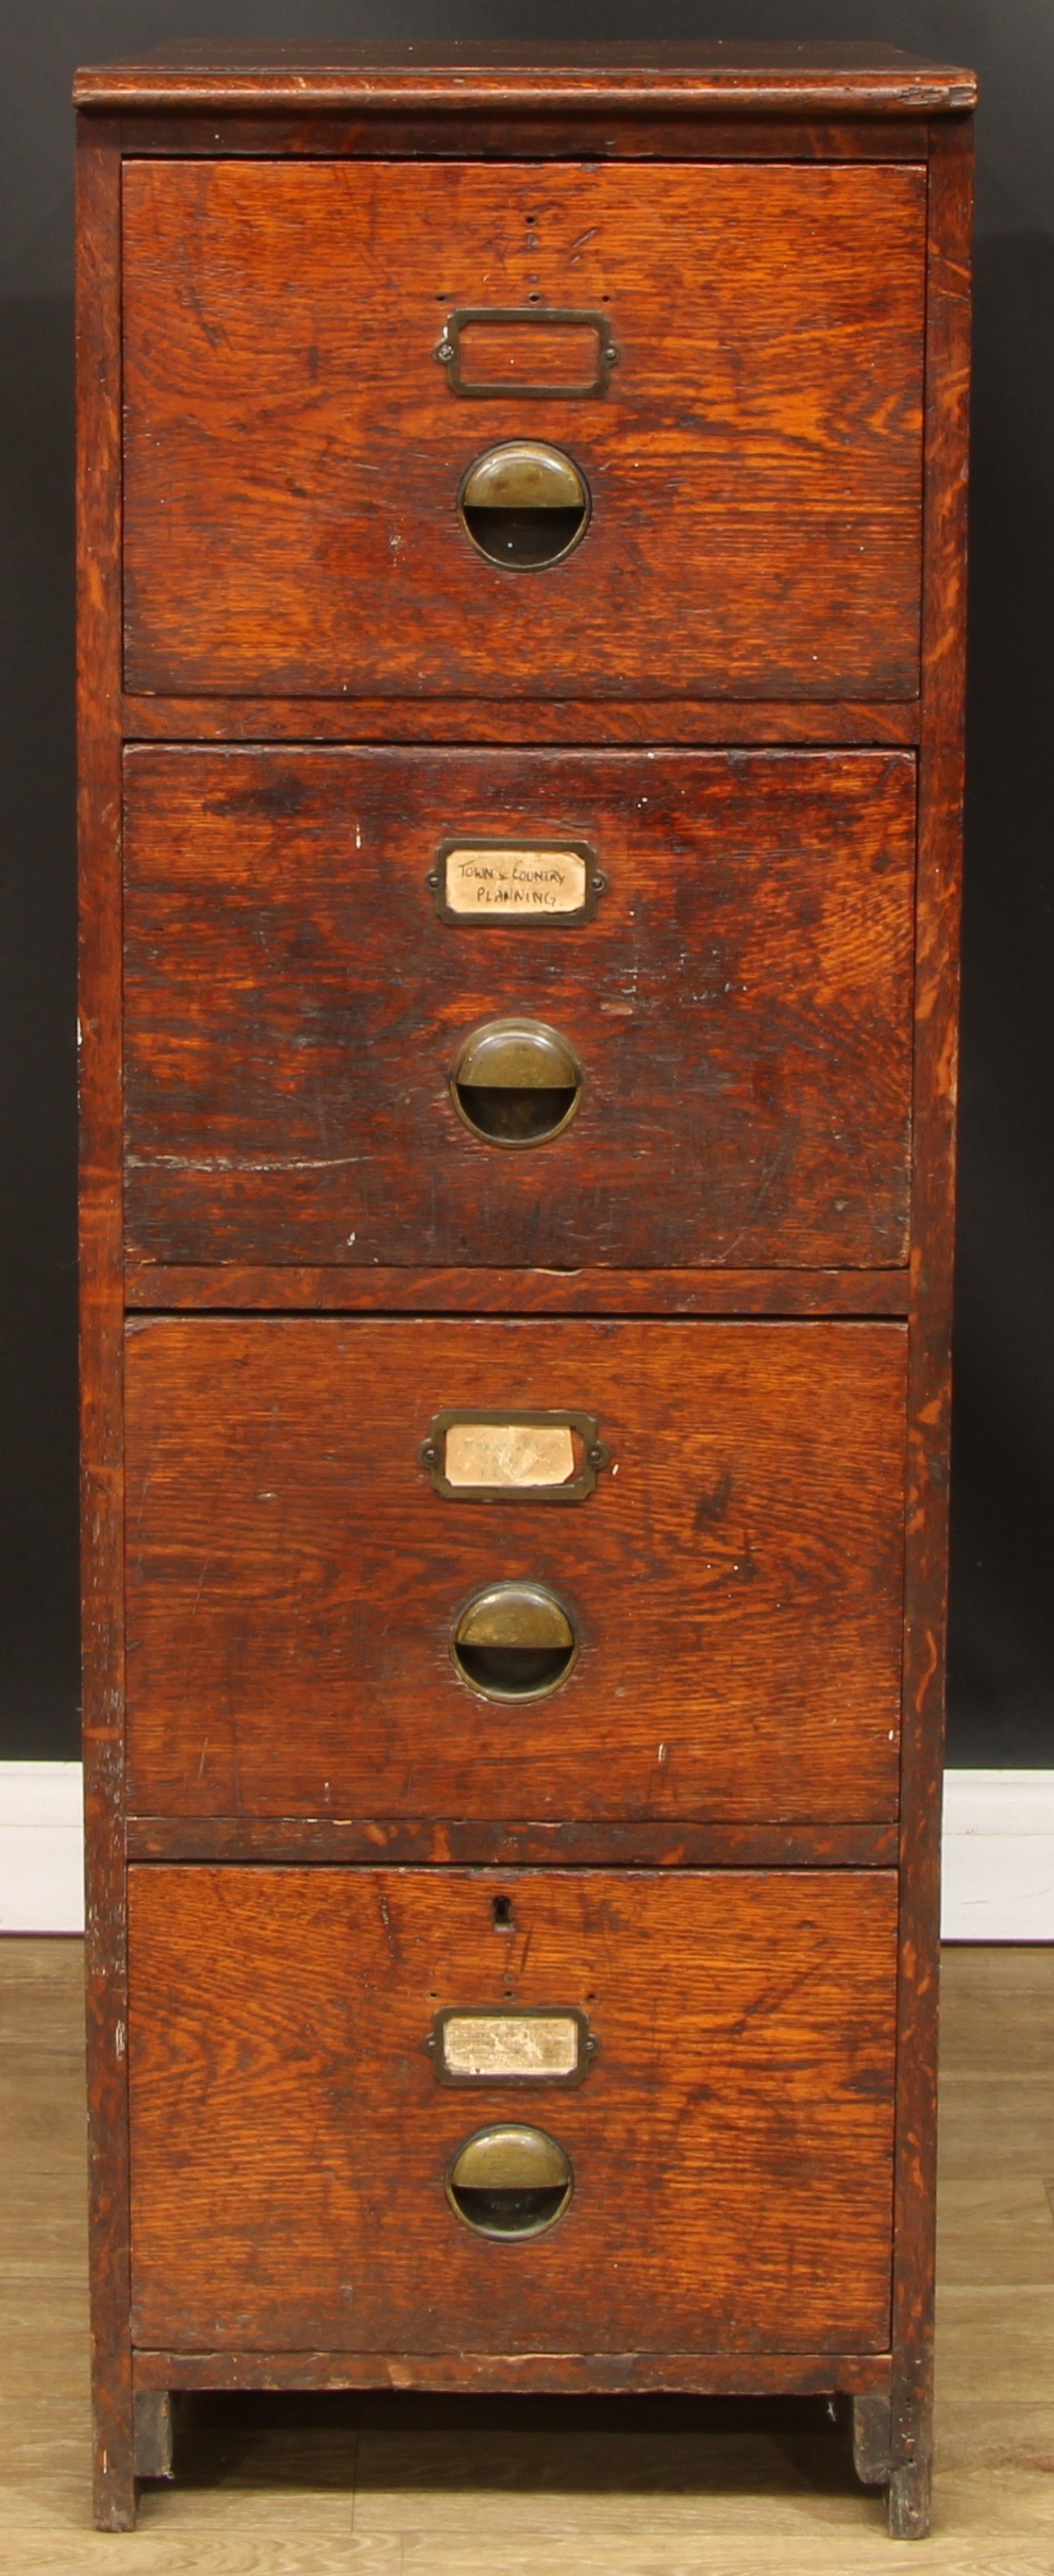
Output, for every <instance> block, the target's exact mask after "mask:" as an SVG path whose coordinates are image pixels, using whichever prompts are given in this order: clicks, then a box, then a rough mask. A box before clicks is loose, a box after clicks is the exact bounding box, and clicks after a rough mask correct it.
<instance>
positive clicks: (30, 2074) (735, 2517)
mask: <svg viewBox="0 0 1054 2576" xmlns="http://www.w3.org/2000/svg"><path fill="white" fill-rule="evenodd" d="M941 1984H942V1996H941V2019H942V2048H941V2156H942V2179H941V2191H940V2201H939V2215H940V2234H939V2240H938V2286H939V2315H940V2326H939V2333H938V2340H937V2405H938V2438H937V2449H936V2475H935V2481H934V2529H933V2537H932V2539H931V2541H930V2542H929V2544H928V2547H927V2549H926V2551H925V2552H924V2553H923V2558H924V2563H925V2565H926V2567H927V2569H933V2570H934V2571H935V2576H993V2570H995V2569H999V2570H1001V2571H1003V2570H1005V2571H1007V2576H1011V2571H1012V2576H1049V2570H1050V2564H1051V2559H1052V2557H1054V2493H1052V2487H1051V2476H1050V2456H1051V2439H1052V2428H1054V2327H1052V2321H1051V2319H1052V2311H1051V2294H1052V2289H1054V2220H1052V2216H1051V2207H1050V2202H1049V2200H1048V2198H1047V2195H1046V2193H1045V2191H1044V2187H1043V2177H1044V2176H1047V2177H1048V2178H1049V2180H1050V2181H1051V2182H1052V2184H1054V2094H1052V2089H1051V2083H1050V2058H1051V2015H1052V2010H1054V1948H1052V1947H1050V1946H1047V1947H1043V1946H1042V1945H1034V1946H1032V1947H1031V1948H1025V1949H1014V1948H1012V1947H1006V1946H1002V1947H999V1948H995V1949H991V1950H983V1949H976V1948H957V1949H952V1950H951V1951H946V1953H945V1958H944V1964H943V1970H942V1979H941ZM0 2033H2V2043H3V2044H2V2049H0V2136H2V2140H3V2155H4V2191H3V2195H2V2199H0V2314H2V2322H3V2334H2V2338H0V2527H2V2530H3V2551H4V2555H5V2559H6V2561H7V2563H8V2564H9V2565H10V2567H11V2569H12V2570H14V2569H16V2568H17V2570H18V2571H19V2576H22V2571H26V2576H45V2571H46V2576H92V2571H96V2570H97V2571H99V2576H127V2569H128V2553H129V2543H128V2541H127V2539H126V2538H125V2537H124V2536H123V2535H116V2534H112V2533H103V2532H93V2531H92V2530H91V2528H90V2521H91V2500H90V2441H89V2425H88V2397H87V2334H86V2311H87V2302H86V2279H85V2270H86V2267H85V2255H84V2150H83V2131H84V2110H83V2054H82V2012H81V2003H80V1943H79V1942H76V1941H61V1940H38V1941H27V1940H13V1939H8V1940H5V1941H2V1942H0ZM393 2358H394V2357H393ZM684 2358H685V2362H686V2366H687V2369H688V2370H694V2371H695V2373H696V2375H697V2382H696V2384H699V2383H701V2382H702V2381H703V2378H704V2374H705V2379H706V2380H707V2381H708V2382H709V2384H710V2385H711V2386H713V2385H716V2384H718V2383H719V2380H720V2378H721V2376H722V2374H723V2372H727V2367H728V2366H727V2364H722V2361H721V2357H720V2356H719V2355H706V2356H699V2355H698V2354H695V2355H688V2356H685V2357H684ZM591 2360H592V2357H591ZM658 2360H659V2362H660V2364H661V2360H662V2357H661V2356H659V2357H658ZM354 2366H355V2356H354V2355H348V2354H347V2353H344V2354H303V2353H299V2354H290V2353H289V2352H284V2353H279V2354H265V2353H262V2352H260V2351H256V2352H252V2353H249V2352H245V2353H242V2354H241V2355H237V2354H227V2353H223V2354H219V2353H213V2354H210V2355H205V2356H196V2357H195V2358H194V2359H193V2360H191V2359H190V2358H189V2357H188V2356H186V2355H181V2356H180V2362H179V2373H180V2375H181V2376H182V2377H183V2378H184V2379H189V2378H191V2377H193V2379H194V2381H195V2384H196V2386H197V2388H198V2389H199V2391H200V2392H201V2393H199V2394H198V2395H196V2396H195V2397H194V2398H193V2399H192V2400H191V2402H190V2403H189V2404H188V2405H187V2406H186V2407H185V2408H184V2409H183V2410H182V2413H181V2418H180V2423H179V2425H178V2427H177V2448H176V2462H175V2465H176V2479H175V2483H174V2485H165V2486H164V2487H157V2488H149V2487H148V2488H145V2489H144V2491H143V2494H142V2497H141V2501H140V2533H139V2538H138V2540H137V2541H136V2543H135V2545H134V2550H133V2557H134V2559H135V2562H136V2565H137V2566H138V2565H139V2564H140V2563H141V2564H142V2565H143V2566H144V2567H146V2568H148V2569H150V2570H151V2576H153V2571H154V2570H157V2571H161V2570H164V2571H165V2576H177V2571H178V2576H205V2571H207V2576H247V2570H249V2569H251V2570H252V2571H253V2576H319V2571H320V2569H324V2570H326V2576H330V2570H332V2571H333V2576H350V2571H352V2570H353V2569H355V2570H357V2569H359V2568H360V2567H362V2568H364V2569H368V2570H369V2571H370V2576H373V2571H374V2570H378V2571H379V2576H397V2571H398V2570H399V2569H400V2567H401V2566H402V2567H405V2566H412V2567H413V2568H414V2570H415V2571H420V2576H493V2570H494V2569H495V2568H496V2567H498V2568H500V2569H501V2571H502V2576H540V2571H541V2570H543V2569H544V2570H552V2571H554V2576H580V2571H581V2570H582V2569H587V2570H588V2576H641V2570H642V2568H646V2569H647V2570H648V2571H649V2576H689V2571H691V2576H697V2571H701V2570H703V2569H707V2570H711V2569H714V2568H719V2569H720V2571H721V2576H759V2571H760V2576H870V2571H874V2572H875V2576H878V2571H880V2570H888V2569H889V2567H890V2566H891V2565H892V2566H894V2567H895V2565H896V2554H895V2553H894V2556H893V2558H892V2559H891V2557H890V2550H889V2544H888V2541H887V2539H886V2537H885V2533H884V2530H883V2528H882V2525H883V2504H882V2498H881V2496H880V2495H878V2494H876V2493H875V2491H874V2489H866V2488H863V2487H860V2486H859V2485H857V2483H856V2481H855V2479H854V2476H853V2471H852V2463H851V2457H850V2451H849V2445H848V2442H847V2441H846V2439H845V2437H844V2435H843V2434H842V2433H841V2431H840V2429H839V2427H838V2426H837V2425H836V2424H834V2423H832V2422H831V2421H830V2420H829V2416H828V2410H827V2404H826V2400H825V2399H824V2398H823V2397H816V2398H811V2399H804V2400H799V2399H794V2398H788V2397H786V2396H784V2397H777V2396H771V2395H765V2396H761V2397H757V2398H753V2399H751V2398H743V2397H742V2396H731V2397H720V2398H705V2397H704V2398H699V2397H697V2396H694V2395H693V2396H690V2397H686V2396H683V2395H682V2396H674V2397H667V2398H661V2397H654V2396H641V2397H634V2396H627V2395H625V2394H624V2393H619V2394H616V2395H609V2396H605V2397H595V2396H591V2395H590V2394H588V2393H584V2392H582V2393H575V2394H574V2395H570V2394H569V2393H568V2392H566V2391H565V2392H561V2393H559V2394H558V2395H555V2396H553V2397H549V2398H546V2397H539V2396H532V2395H530V2394H527V2393H525V2391H524V2389H523V2386H522V2380H523V2375H524V2369H525V2365H524V2363H523V2361H522V2360H521V2361H520V2362H518V2363H517V2362H515V2361H512V2360H506V2361H505V2363H504V2365H503V2376H504V2378H505V2380H506V2382H507V2384H508V2386H509V2389H510V2393H509V2394H508V2395H505V2396H494V2395H493V2394H491V2393H489V2392H487V2391H483V2390H479V2385H478V2383H479V2375H480V2370H481V2368H483V2367H493V2366H494V2364H493V2360H490V2361H488V2363H487V2364H485V2365H481V2364H479V2363H476V2364H473V2363H472V2362H471V2361H469V2362H468V2363H467V2364H466V2365H465V2385H466V2387H467V2386H468V2385H469V2384H470V2381H471V2382H472V2383H473V2384H474V2385H475V2387H476V2389H477V2392H478V2393H475V2394H471V2395H448V2394H441V2393H440V2394H433V2395H421V2394H413V2393H411V2392H410V2391H409V2390H408V2389H407V2388H406V2386H405V2384H404V2379H403V2378H401V2377H400V2378H399V2379H398V2383H397V2385H395V2386H392V2385H391V2384H390V2382H391V2381H392V2380H394V2379H395V2378H396V2371H395V2370H392V2371H390V2372H387V2373H386V2377H387V2379H388V2380H389V2385H388V2386H387V2387H386V2388H385V2389H384V2390H380V2389H378V2388H377V2386H376V2381H375V2382H374V2389H373V2393H370V2392H369V2391H367V2392H365V2393H363V2394H360V2395H356V2394H354V2393H351V2394H340V2393H332V2394H327V2395H322V2396H319V2395H318V2394H317V2393H316V2390H317V2387H318V2382H319V2380H322V2379H324V2378H325V2377H327V2376H328V2379H329V2385H330V2387H331V2389H333V2390H334V2391H339V2382H340V2376H341V2372H342V2371H343V2376H344V2379H345V2382H346V2380H347V2379H348V2377H350V2375H351V2373H352V2371H353V2370H354ZM572 2366H573V2364H572V2360H571V2357H570V2356H566V2355H565V2356H563V2357H562V2367H563V2368H564V2369H565V2370H566V2371H567V2373H568V2375H570V2371H571V2368H572ZM596 2366H597V2367H598V2368H599V2367H600V2365H599V2364H598V2365H596ZM159 2367H167V2368H169V2370H171V2363H170V2362H168V2361H166V2356H164V2355H163V2354H156V2353H150V2354H146V2353H142V2354H138V2355H137V2356H136V2364H135V2375H136V2379H137V2382H139V2383H140V2384H142V2383H147V2382H149V2379H150V2377H151V2375H156V2372H157V2370H158V2368H159ZM446 2367H447V2370H448V2371H449V2369H450V2367H451V2364H450V2363H449V2362H448V2363H447V2365H446ZM443 2368H444V2362H443V2357H442V2356H440V2355H435V2354H433V2355H428V2356H417V2357H415V2359H414V2363H413V2375H414V2377H415V2379H417V2378H418V2377H419V2375H420V2374H422V2373H424V2372H425V2371H429V2372H432V2373H434V2374H435V2377H436V2379H438V2378H439V2376H440V2374H441V2372H442V2371H443ZM822 2370H823V2365H822V2364H821V2363H818V2362H817V2360H816V2358H815V2356H813V2357H812V2358H811V2359H810V2357H809V2356H806V2355H802V2354H797V2355H792V2354H780V2355H776V2356H770V2355H759V2354H753V2355H747V2356H741V2357H740V2358H739V2361H738V2373H740V2374H741V2376H737V2385H738V2387H739V2388H742V2387H743V2385H744V2384H745V2383H746V2381H747V2378H748V2376H749V2380H750V2381H751V2382H752V2384H753V2385H754V2386H755V2387H757V2388H760V2389H769V2388H774V2387H783V2388H788V2387H794V2388H799V2389H800V2388H803V2387H806V2386H808V2385H809V2377H808V2374H809V2373H810V2372H811V2373H812V2374H813V2377H814V2379H818V2378H819V2377H820V2376H821V2374H822ZM883 2371H885V2372H886V2373H887V2374H888V2361H886V2362H883V2360H882V2359H881V2358H872V2359H870V2360H864V2361H861V2360H860V2359H859V2358H856V2359H855V2360H849V2359H847V2358H845V2357H841V2356H840V2358H839V2365H838V2379H839V2382H840V2384H841V2385H842V2386H843V2387H850V2386H854V2385H855V2386H857V2387H859V2388H867V2387H868V2386H870V2387H872V2388H876V2387H877V2388H880V2387H881V2384H882V2379H881V2374H882V2372H883ZM252 2372H256V2373H257V2374H258V2376H257V2378H256V2381H255V2387H256V2389H257V2390H259V2389H261V2388H265V2387H267V2386H271V2387H277V2388H279V2389H280V2388H281V2384H282V2383H283V2382H284V2385H285V2388H286V2390H287V2391H288V2392H289V2393H286V2394H282V2393H278V2394H275V2395H265V2394H259V2393H252V2390H251V2389H250V2391H249V2393H246V2394H241V2395H238V2394H227V2393H219V2394H212V2393H210V2384H211V2387H213V2388H214V2387H215V2383H216V2381H217V2380H219V2379H220V2378H226V2379H228V2380H229V2381H231V2382H233V2383H234V2385H235V2387H238V2386H241V2387H242V2388H245V2387H246V2384H247V2382H248V2381H249V2376H250V2373H252ZM850 2372H852V2373H853V2376H850ZM783 2374H785V2376H784V2375H783ZM380 2375H381V2364H380V2361H379V2360H378V2364H377V2378H378V2379H379V2378H380ZM826 2375H827V2376H828V2377H830V2376H831V2373H830V2371H829V2369H828V2372H827V2374H826ZM517 2377H518V2378H519V2381H520V2383H521V2384H520V2386H519V2388H517V2386H516V2380H517ZM165 2384H167V2383H165ZM689 2385H691V2381H689Z"/></svg>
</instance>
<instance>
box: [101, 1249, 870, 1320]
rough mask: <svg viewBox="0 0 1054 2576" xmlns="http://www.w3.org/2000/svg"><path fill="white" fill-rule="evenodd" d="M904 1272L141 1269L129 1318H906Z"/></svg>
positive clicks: (172, 1265) (178, 1265) (129, 1275)
mask: <svg viewBox="0 0 1054 2576" xmlns="http://www.w3.org/2000/svg"><path fill="white" fill-rule="evenodd" d="M909 1295H910V1286H909V1279H908V1273H907V1270H906V1269H904V1270H848V1271H847V1270H726V1269H722V1270H716V1271H706V1270H590V1269H581V1270H535V1269H533V1268H532V1269H527V1270H441V1269H439V1268H437V1267H434V1268H425V1269H417V1268H412V1269H406V1270H402V1269H399V1270H393V1269H389V1268H387V1267H386V1266H384V1265H383V1264H381V1263H377V1264H371V1267H370V1268H369V1270H366V1271H363V1270H354V1269H352V1268H351V1267H350V1265H348V1264H347V1263H345V1264H340V1263H333V1264H331V1265H330V1267H329V1268H328V1269H325V1270H305V1269H298V1268H294V1267H292V1265H289V1264H286V1263H281V1264H275V1265H274V1266H273V1267H271V1268H249V1267H247V1266H246V1265H245V1263H243V1262H226V1263H217V1264H215V1265H214V1266H212V1267H211V1268H209V1269H202V1268H200V1267H199V1266H198V1265H197V1264H196V1263H194V1262H160V1261H137V1260H136V1259H135V1258H134V1256H132V1258H130V1259H129V1261H128V1262H127V1264H126V1267H125V1299H126V1303H127V1304H128V1306H129V1307H130V1308H132V1309H133V1310H134V1309H136V1308H143V1307H145V1308H154V1309H156V1310H161V1311H164V1310H165V1309H171V1310H175V1311H177V1312H178V1311H180V1310H188V1311H190V1312H197V1311H204V1312H208V1311H209V1309H210V1308H215V1307H227V1308H239V1307H241V1308H246V1309H249V1310H251V1309H253V1308H258V1309H260V1310H263V1311H266V1310H267V1309H268V1308H273V1309H281V1308H283V1307H285V1308H289V1307H303V1308H305V1309H308V1310H312V1309H313V1310H315V1311H317V1312H324V1311H326V1310H327V1309H328V1310H331V1311H336V1312H338V1313H340V1312H345V1311H347V1312H348V1313H355V1312H360V1313H361V1312H363V1311H367V1312H369V1311H372V1312H375V1313H377V1314H390V1313H400V1312H402V1313H405V1314H410V1315H417V1314H425V1315H427V1314H443V1313H450V1314H462V1315H463V1314H466V1313H469V1312H471V1313H472V1314H476V1315H481V1314H508V1315H515V1314H546V1313H548V1314H571V1315H573V1314H619V1315H726V1316H734V1315H777V1316H779V1315H837V1314H842V1315H906V1314H907V1311H908V1301H909Z"/></svg>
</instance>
